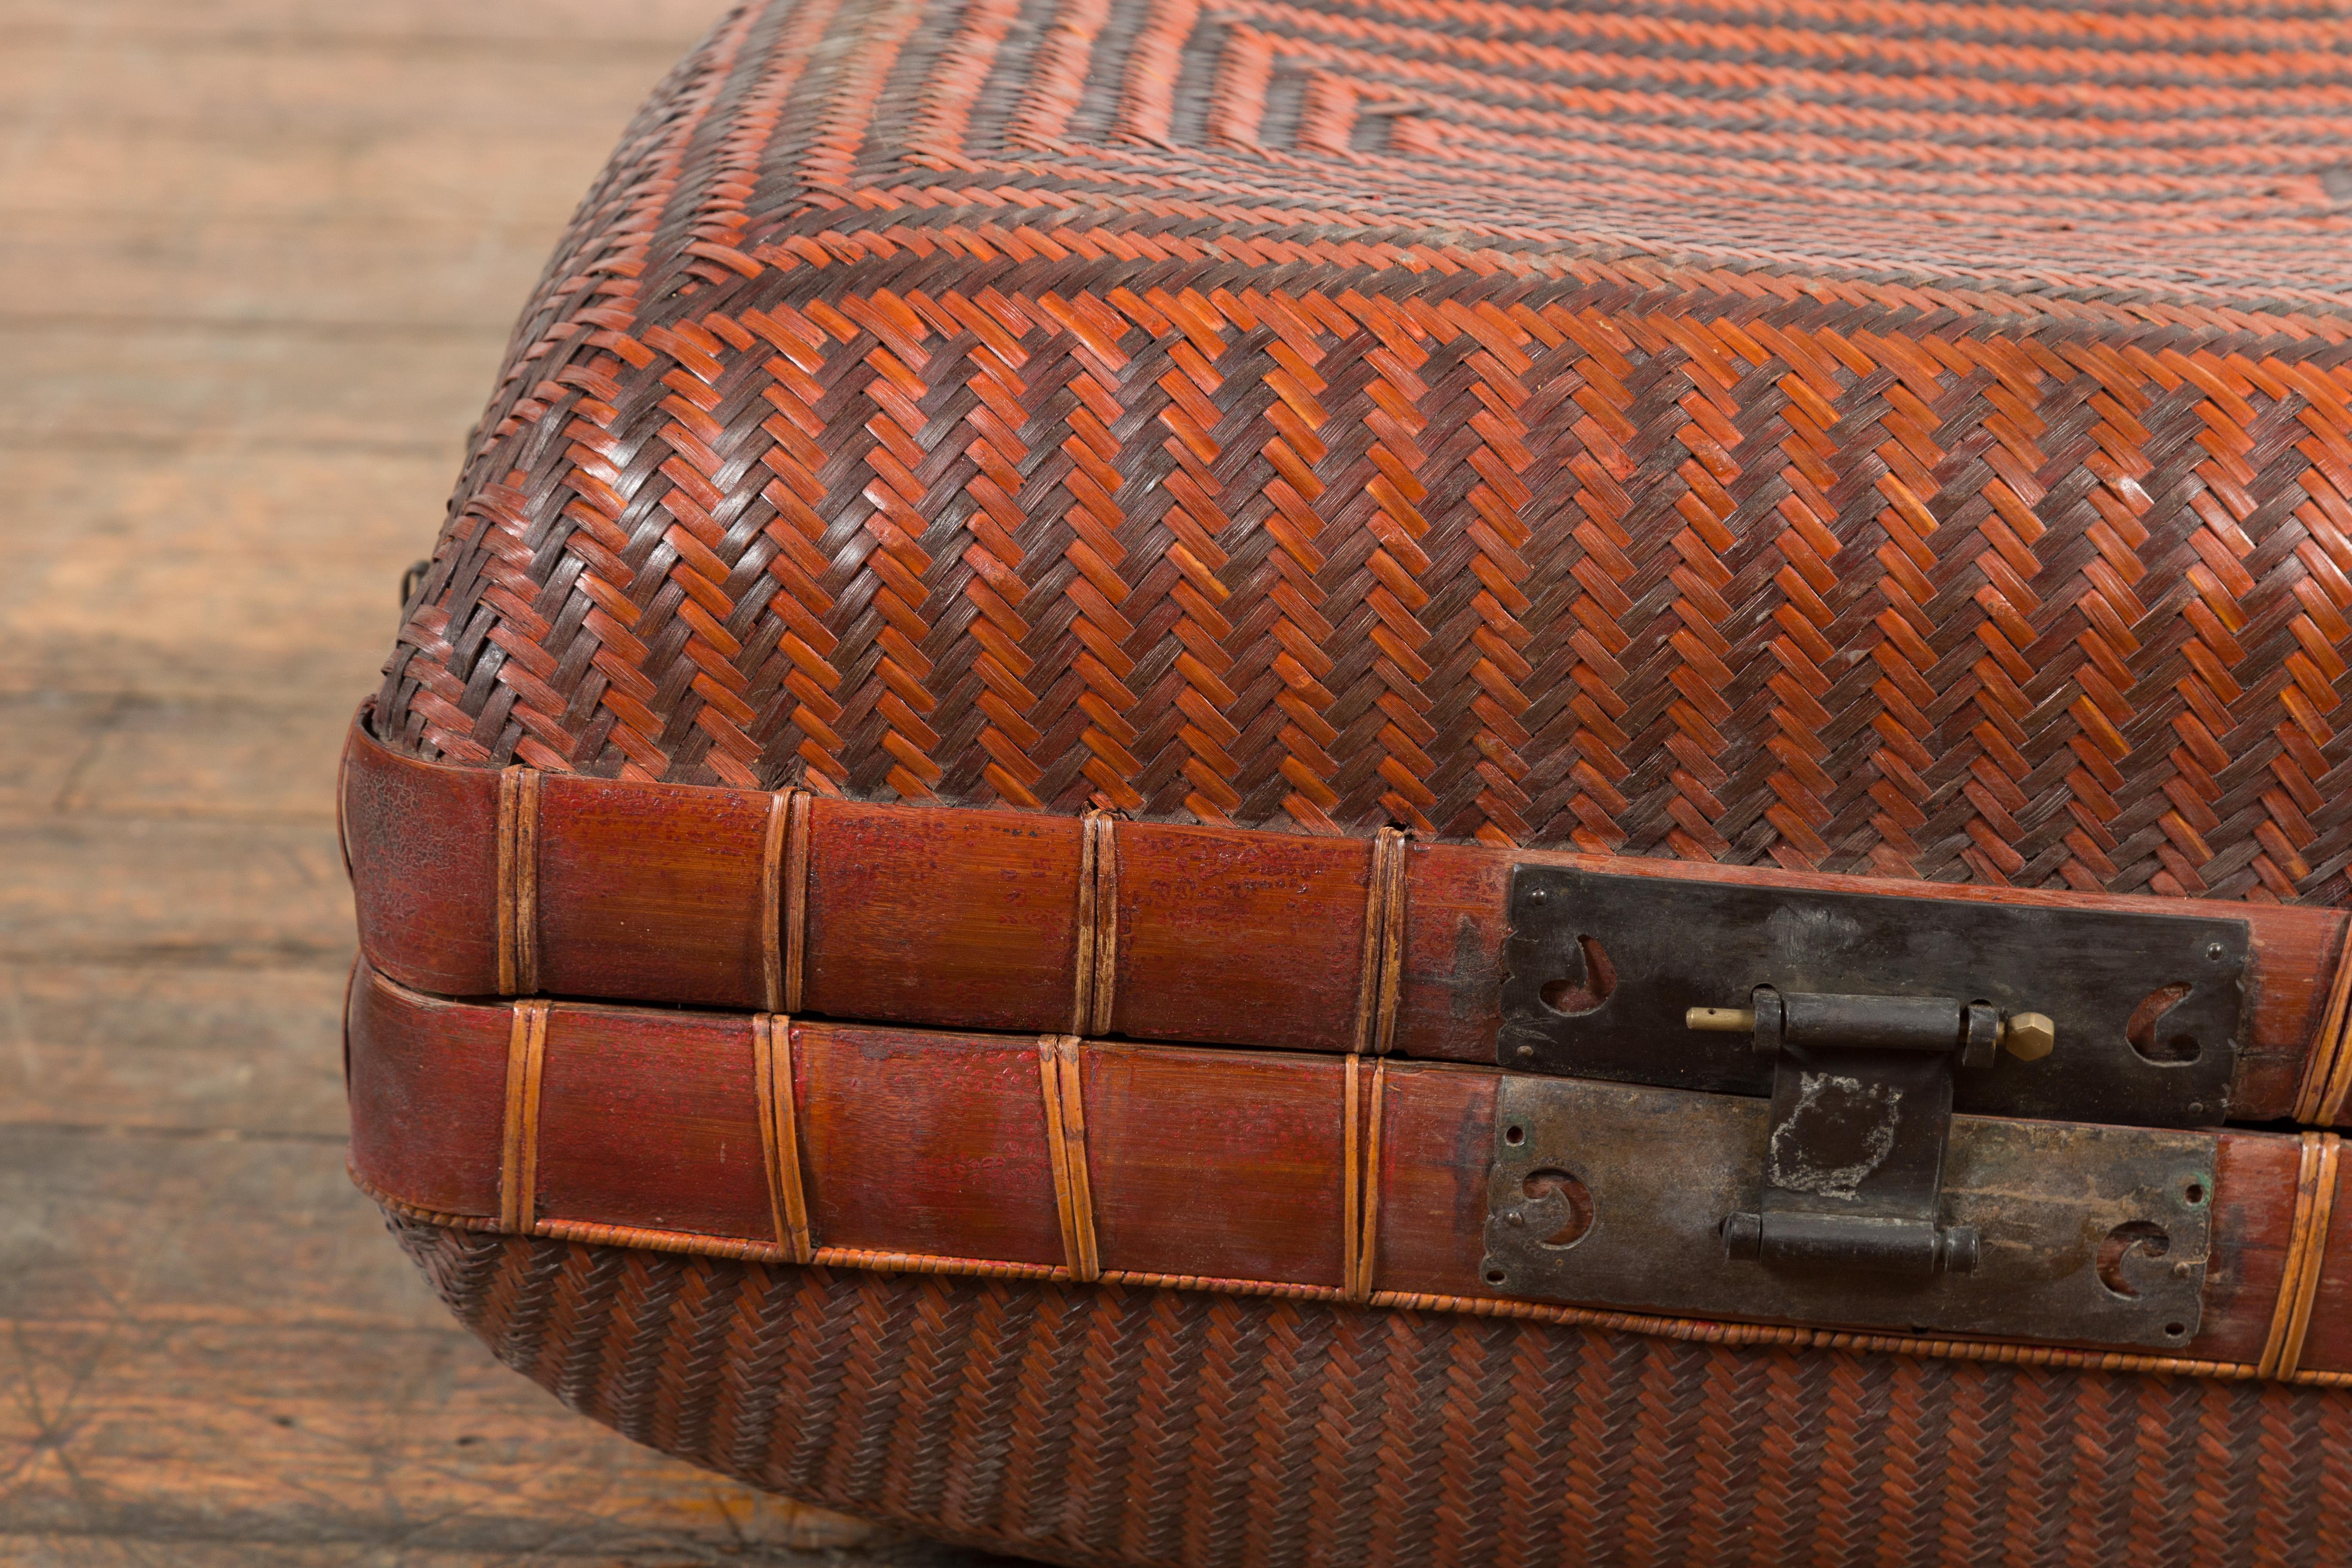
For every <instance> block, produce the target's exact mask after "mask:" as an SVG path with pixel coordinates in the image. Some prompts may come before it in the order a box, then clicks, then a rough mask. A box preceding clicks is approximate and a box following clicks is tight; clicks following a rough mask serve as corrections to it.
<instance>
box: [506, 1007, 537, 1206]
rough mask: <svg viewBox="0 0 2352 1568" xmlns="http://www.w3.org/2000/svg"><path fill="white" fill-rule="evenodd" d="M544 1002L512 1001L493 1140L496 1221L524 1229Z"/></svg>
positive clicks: (532, 1187)
mask: <svg viewBox="0 0 2352 1568" xmlns="http://www.w3.org/2000/svg"><path fill="white" fill-rule="evenodd" d="M548 1011H549V1008H548V1004H546V1003H545V1002H535V1001H527V1002H517V1003H516V1004H515V1005H514V1022H513V1024H512V1025H511V1026H509V1029H508V1031H507V1086H506V1113H505V1118H504V1122H503V1127H502V1130H501V1134H500V1138H499V1225H501V1226H504V1227H505V1228H507V1229H509V1230H513V1231H519V1232H524V1233H528V1232H529V1231H530V1228H531V1225H532V1222H533V1219H534V1217H535V1214H534V1211H535V1209H536V1207H537V1205H538V1194H539V1087H540V1082H541V1078H542V1076H543V1075H544V1072H545V1069H546V1066H547V1017H548Z"/></svg>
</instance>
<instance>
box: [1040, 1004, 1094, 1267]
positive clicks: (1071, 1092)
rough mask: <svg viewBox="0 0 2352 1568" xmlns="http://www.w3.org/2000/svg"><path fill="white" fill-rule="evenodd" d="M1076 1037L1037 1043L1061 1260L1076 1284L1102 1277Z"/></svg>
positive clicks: (1053, 1037)
mask: <svg viewBox="0 0 2352 1568" xmlns="http://www.w3.org/2000/svg"><path fill="white" fill-rule="evenodd" d="M1079 1045H1080V1041H1079V1040H1078V1038H1077V1037H1076V1036H1075V1035H1046V1036H1044V1037H1041V1038H1040V1039H1039V1040H1038V1041H1037V1077H1038V1083H1039V1088H1040V1089H1041V1091H1042V1093H1043V1094H1044V1097H1045V1152H1046V1156H1047V1158H1048V1160H1049V1161H1050V1162H1051V1163H1052V1165H1053V1168H1054V1212H1055V1218H1056V1219H1057V1220H1058V1221H1059V1222H1060V1225H1061V1230H1062V1259H1063V1264H1064V1267H1065V1268H1067V1269H1068V1270H1069V1276H1070V1278H1071V1279H1077V1280H1082V1281H1085V1280H1094V1279H1100V1278H1101V1277H1102V1259H1101V1257H1100V1256H1099V1254H1098V1253H1097V1250H1096V1245H1095V1215H1094V1188H1093V1185H1092V1184H1091V1182H1090V1181H1089V1180H1088V1177H1087V1109H1086V1091H1085V1084H1084V1081H1083V1079H1082V1078H1081V1076H1080V1074H1079V1069H1078V1047H1079Z"/></svg>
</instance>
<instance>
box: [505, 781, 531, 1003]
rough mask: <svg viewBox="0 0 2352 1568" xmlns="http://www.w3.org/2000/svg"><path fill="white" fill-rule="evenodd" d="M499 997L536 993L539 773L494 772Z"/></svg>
mask: <svg viewBox="0 0 2352 1568" xmlns="http://www.w3.org/2000/svg"><path fill="white" fill-rule="evenodd" d="M498 901H499V914H498V921H499V932H498V937H499V941H498V952H499V995H501V996H528V995H530V994H531V993H532V992H535V991H537V990H538V989H539V773H538V771H537V770H536V769H533V768H526V767H511V768H507V769H504V770H503V771H501V772H500V773H499V886H498Z"/></svg>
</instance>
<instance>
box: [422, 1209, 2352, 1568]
mask: <svg viewBox="0 0 2352 1568" xmlns="http://www.w3.org/2000/svg"><path fill="white" fill-rule="evenodd" d="M394 1229H395V1232H396V1233H397V1234H398V1235H399V1236H400V1237H401V1240H402V1242H403V1244H404V1246H406V1247H408V1249H409V1250H410V1252H411V1253H412V1254H413V1255H414V1256H415V1258H417V1260H418V1261H419V1262H420V1263H421V1264H422V1265H423V1266H424V1267H425V1269H426V1271H427V1272H428V1274H430V1275H431V1276H432V1278H433V1279H434V1280H435V1282H436V1285H437V1286H438V1287H439V1289H441V1291H442V1293H443V1294H444V1296H445V1297H446V1299H447V1300H448V1301H449V1303H450V1305H451V1307H452V1308H453V1309H454V1310H456V1311H457V1314H458V1315H459V1316H460V1317H461V1318H462V1319H464V1320H465V1321H466V1322H467V1324H468V1325H469V1326H471V1327H472V1328H473V1330H474V1331H476V1332H477V1333H478V1334H480V1335H481V1336H482V1338H483V1339H484V1340H485V1341H486V1342H488V1344H489V1345H490V1347H491V1348H492V1349H493V1350H494V1351H496V1352H497V1353H498V1354H499V1356H500V1357H501V1358H503V1359H504V1360H506V1361H507V1362H509V1363H511V1364H512V1365H514V1366H515V1367H516V1368H517V1369H518V1370H520V1371H522V1372H524V1373H528V1374H529V1375H530V1376H531V1377H533V1378H535V1379H537V1380H538V1381H539V1382H540V1383H541V1384H544V1385H545V1386H546V1387H548V1388H549V1389H551V1391H552V1392H554V1393H555V1394H558V1395H559V1396H560V1397H562V1399H563V1400H565V1401H566V1402H567V1403H568V1404H571V1405H573V1406H575V1407H576V1408H578V1409H580V1410H582V1411H583V1412H585V1413H586V1414H588V1415H593V1416H594V1417H595V1418H596V1419H598V1420H600V1421H604V1422H605V1423H607V1424H609V1425H611V1426H615V1427H617V1428H618V1429H619V1430H621V1431H622V1432H624V1433H625V1434H627V1435H628V1436H631V1437H633V1438H635V1439H636V1440H638V1441H640V1442H645V1443H649V1444H652V1445H654V1446H655V1447H660V1448H663V1449H665V1450H667V1451H668V1452H671V1453H675V1454H680V1455H683V1456H685V1457H687V1458H691V1459H693V1460H695V1461H696V1462H698V1463H701V1464H706V1465H709V1466H710V1467H712V1468H716V1469H719V1470H722V1471H725V1472H727V1473H729V1474H731V1475H736V1476H740V1477H741V1478H743V1479H747V1480H751V1481H752V1482H754V1483H756V1484H758V1485H761V1486H765V1487H769V1488H772V1489H777V1490H781V1491H784V1492H787V1493H789V1494H791V1495H793V1496H794V1497H799V1498H803V1499H807V1500H812V1501H817V1502H822V1503H824V1504H827V1505H829V1506H833V1507H836V1508H842V1509H846V1510H851V1511H854V1512H857V1513H860V1514H866V1515H869V1516H876V1517H882V1518H887V1519H892V1520H897V1521H902V1522H905V1523H907V1524H909V1525H912V1526H914V1527H916V1528H918V1529H919V1530H921V1531H925V1532H927V1533H931V1534H936V1535H942V1536H949V1537H954V1538H960V1539H966V1540H972V1541H976V1542H982V1543H985V1544H988V1545H992V1546H993V1547H996V1548H997V1549H999V1550H1013V1551H1017V1552H1022V1553H1024V1555H1034V1556H1039V1557H1044V1558H1047V1559H1051V1560H1055V1561H1062V1562H1072V1563H1103V1564H1134V1565H1138V1568H1159V1565H1161V1564H1171V1565H1172V1564H1183V1565H1185V1568H1223V1565H1227V1564H1232V1565H1236V1568H1241V1565H1247V1568H1258V1565H1260V1564H1269V1565H1270V1564H1303V1565H1312V1568H1355V1565H1358V1564H1377V1565H1381V1568H1387V1565H1391V1564H1394V1565H1403V1564H1412V1565H1414V1568H1422V1565H1428V1568H1453V1565H1463V1568H1468V1565H1472V1564H1477V1565H1485V1564H1489V1563H1493V1564H1510V1565H1519V1568H1541V1565H1546V1564H1559V1565H1561V1568H1569V1565H1570V1564H1594V1565H1601V1564H1606V1565H1611V1568H1616V1565H1622V1568H1709V1565H1716V1564H1722V1565H1726V1568H1727V1565H1730V1564H1742V1565H1754V1568H1781V1565H1787V1568H1795V1565H1798V1564H1803V1565H1807V1568H1811V1565H1814V1564H1824V1565H1825V1564H1832V1563H1836V1564H1856V1565H1859V1564H1869V1565H1872V1568H1895V1565H1897V1564H1901V1565H1906V1568H1910V1565H1916V1568H1930V1565H1932V1568H1960V1565H1962V1564H1993V1563H1999V1564H2013V1565H2015V1568H2110V1565H2112V1564H2114V1563H2117V1562H2129V1563H2134V1564H2137V1565H2138V1568H2186V1565H2189V1564H2200V1565H2201V1564H2216V1563H2281V1564H2289V1563H2293V1564H2301V1563H2339V1562H2343V1561H2346V1560H2347V1555H2352V1401H2347V1400H2346V1399H2344V1398H2342V1397H2341V1396H2339V1395H2330V1394H2322V1393H2320V1392H2318V1391H2316V1390H2312V1389H2298V1388H2294V1387H2290V1386H2287V1385H2284V1384H2264V1383H2259V1382H2251V1381H2250V1382H2223V1381H2218V1380H2214V1379H2208V1378H2164V1377H2149V1376H2140V1375H2133V1374H2125V1373H2082V1372H2059V1371H2054V1370H2051V1369H2048V1368H2041V1367H2034V1366H2030V1365H2016V1364H2009V1363H1990V1362H1958V1361H1933V1360H1911V1359H1906V1358H1902V1357H1894V1356H1884V1355H1870V1354H1855V1353H1850V1352H1842V1351H1828V1350H1805V1351H1793V1350H1789V1349H1785V1348H1776V1347H1754V1348H1739V1347H1731V1346H1725V1345H1708V1344H1697V1343H1686V1342H1675V1341H1670V1340H1653V1339H1645V1338H1642V1337H1639V1336H1633V1335H1625V1334H1618V1333H1612V1332H1609V1331H1601V1330H1585V1329H1575V1328H1567V1327H1559V1326H1553V1325H1545V1324H1538V1323H1531V1322H1524V1321H1510V1320H1505V1319H1475V1318H1464V1317H1461V1316H1458V1315H1454V1314H1450V1313H1419V1312H1411V1311H1398V1310H1380V1309H1365V1308H1360V1307H1353V1306H1346V1305H1340V1304H1336V1303H1330V1302H1322V1301H1294V1300H1278V1299H1276V1300H1266V1299H1249V1298H1238V1297H1232V1296H1221V1295H1215V1294H1212V1293H1207V1292H1201V1291H1182V1290H1162V1289H1146V1288H1139V1287H1129V1286H1118V1285H1096V1286H1070V1285H1060V1284H1055V1283H1053V1282H1050V1281H1045V1280H1023V1279H964V1278H955V1277H950V1276H946V1275H936V1274H932V1275H924V1274H894V1273H887V1272H877V1271H872V1270H866V1269H856V1268H791V1267H788V1266H783V1265H773V1266H768V1265H761V1264H753V1263H743V1262H737V1261H731V1260H727V1259H719V1258H695V1257H688V1256H682V1255H678V1254H673V1253H659V1252H652V1251H646V1250H641V1249H635V1248H627V1247H604V1246H590V1245H582V1244H579V1243H572V1242H563V1241H557V1240H551V1239H529V1238H522V1237H499V1236H491V1235H487V1234H482V1233H478V1232H471V1231H464V1230H458V1229H454V1228H449V1229H445V1228H442V1227H439V1226H432V1225H427V1224H424V1223H422V1222H418V1221H412V1220H396V1221H394Z"/></svg>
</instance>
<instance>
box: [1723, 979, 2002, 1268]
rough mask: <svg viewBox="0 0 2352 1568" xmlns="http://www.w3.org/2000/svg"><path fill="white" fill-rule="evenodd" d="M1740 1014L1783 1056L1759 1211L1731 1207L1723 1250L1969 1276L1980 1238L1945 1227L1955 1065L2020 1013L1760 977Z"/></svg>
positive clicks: (1775, 1079) (1985, 1046) (1974, 1057)
mask: <svg viewBox="0 0 2352 1568" xmlns="http://www.w3.org/2000/svg"><path fill="white" fill-rule="evenodd" d="M1748 1003H1749V1005H1748V1006H1747V1007H1744V1008H1739V1009H1736V1010H1735V1009H1727V1008H1705V1009H1694V1011H1695V1012H1697V1013H1699V1014H1701V1015H1702V1016H1701V1017H1700V1019H1699V1021H1700V1022H1701V1023H1703V1024H1705V1025H1708V1026H1714V1025H1716V1024H1717V1022H1718V1020H1719V1019H1720V1018H1721V1017H1722V1016H1723V1015H1724V1014H1725V1013H1726V1012H1733V1011H1736V1012H1737V1013H1738V1014H1740V1015H1743V1016H1746V1017H1747V1018H1748V1023H1749V1030H1750V1033H1751V1035H1752V1037H1753V1039H1754V1043H1755V1050H1756V1054H1757V1055H1759V1056H1760V1057H1763V1058H1767V1059H1768V1060H1769V1061H1771V1062H1772V1064H1773V1075H1772V1112H1771V1125H1770V1129H1769V1132H1768V1133H1767V1135H1766V1138H1765V1141H1764V1169H1763V1178H1762V1185H1761V1188H1760V1190H1759V1194H1758V1198H1757V1205H1756V1206H1755V1207H1754V1208H1752V1209H1742V1210H1738V1211H1735V1212H1733V1213H1731V1214H1728V1215H1725V1216H1724V1220H1723V1245H1724V1251H1725V1253H1726V1254H1727V1256H1729V1257H1732V1258H1753V1259H1757V1260H1759V1261H1761V1262H1766V1263H1789V1264H1810V1265H1813V1266H1817V1267H1822V1268H1876V1269H1885V1270H1888V1271H1891V1272H1894V1273H1899V1274H1934V1273H1937V1272H1940V1271H1942V1270H1945V1269H1950V1270H1953V1271H1954V1272H1958V1273H1966V1272H1968V1271H1969V1269H1971V1268H1975V1267H1976V1264H1977V1233H1976V1231H1975V1230H1974V1229H1973V1228H1971V1227H1970V1226H1964V1225H1960V1226H1945V1225H1943V1224H1941V1223H1939V1221H1938V1218H1937V1216H1938V1215H1940V1213H1941V1212H1942V1206H1943V1205H1942V1194H1943V1182H1944V1149H1945V1143H1946V1140H1947V1137H1948V1133H1949V1132H1950V1131H1951V1119H1952V1069H1953V1067H1954V1066H1955V1064H1957V1065H1958V1066H1960V1067H1962V1068H1988V1067H1990V1066H1991V1065H1992V1064H1993V1060H1994V1058H1995V1056H1996V1054H1997V1053H1998V1052H1999V1051H2000V1040H2001V1037H2002V1035H2003V1034H2004V1032H2005V1031H2006V1028H2007V1023H2008V1021H2007V1020H2006V1019H2004V1018H2002V1017H2001V1016H2000V1014H1999V1013H1998V1012H1997V1011H1995V1010H1994V1008H1993V1007H1992V1005H1990V1004H1989V1003H1984V1002H1960V1001H1957V1000H1955V999H1953V998H1951V997H1948V996H1835V995H1823V994H1820V993H1817V992H1810V991H1791V992H1788V993H1785V994H1784V993H1782V992H1780V991H1778V990H1775V989H1774V988H1773V987H1771V986H1769V985H1759V986H1758V987H1757V988H1756V990H1755V994H1753V995H1752V996H1750V997H1749V999H1748Z"/></svg>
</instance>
